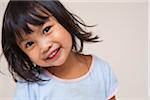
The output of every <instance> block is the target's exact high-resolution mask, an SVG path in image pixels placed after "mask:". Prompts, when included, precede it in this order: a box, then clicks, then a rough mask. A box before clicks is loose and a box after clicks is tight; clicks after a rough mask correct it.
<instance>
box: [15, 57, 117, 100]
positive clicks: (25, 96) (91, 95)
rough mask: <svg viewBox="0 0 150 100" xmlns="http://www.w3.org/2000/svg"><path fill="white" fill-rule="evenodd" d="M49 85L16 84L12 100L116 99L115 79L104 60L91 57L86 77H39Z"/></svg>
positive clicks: (47, 75) (49, 75)
mask: <svg viewBox="0 0 150 100" xmlns="http://www.w3.org/2000/svg"><path fill="white" fill-rule="evenodd" d="M41 76H42V77H43V78H44V79H50V80H49V81H46V82H43V83H41V84H37V83H32V84H27V83H20V82H17V84H16V93H15V97H14V100H108V99H109V98H111V97H112V96H114V95H115V92H116V89H117V87H118V82H117V79H116V77H115V75H114V73H113V72H112V70H111V67H110V66H109V64H108V63H107V62H105V61H104V60H102V59H100V58H98V57H96V56H92V63H91V66H90V69H89V71H88V73H86V74H85V75H83V76H81V77H79V78H76V79H69V80H65V79H60V78H58V77H56V76H53V75H51V74H47V73H45V74H43V75H41Z"/></svg>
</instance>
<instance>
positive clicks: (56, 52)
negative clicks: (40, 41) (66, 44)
mask: <svg viewBox="0 0 150 100" xmlns="http://www.w3.org/2000/svg"><path fill="white" fill-rule="evenodd" d="M59 50H60V48H57V49H55V50H54V51H52V52H51V53H50V54H49V55H48V57H47V58H46V60H51V59H53V58H55V57H56V56H57V54H58V52H59Z"/></svg>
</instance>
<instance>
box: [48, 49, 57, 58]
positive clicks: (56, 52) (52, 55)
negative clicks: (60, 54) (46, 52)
mask: <svg viewBox="0 0 150 100" xmlns="http://www.w3.org/2000/svg"><path fill="white" fill-rule="evenodd" d="M58 50H59V49H57V50H55V51H54V52H53V53H52V54H51V55H50V56H49V57H48V58H47V59H50V58H52V57H53V56H54V55H55V54H56V53H57V51H58Z"/></svg>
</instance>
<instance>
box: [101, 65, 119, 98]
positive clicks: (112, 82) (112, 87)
mask: <svg viewBox="0 0 150 100" xmlns="http://www.w3.org/2000/svg"><path fill="white" fill-rule="evenodd" d="M104 77H105V86H106V91H105V92H106V96H107V99H108V100H109V99H110V98H112V97H113V96H114V95H115V94H116V92H117V88H118V81H117V78H116V75H115V74H114V72H113V70H112V68H111V66H110V65H109V64H108V63H106V64H105V72H104Z"/></svg>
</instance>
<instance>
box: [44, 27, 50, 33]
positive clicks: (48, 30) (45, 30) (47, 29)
mask: <svg viewBox="0 0 150 100" xmlns="http://www.w3.org/2000/svg"><path fill="white" fill-rule="evenodd" d="M50 30H51V26H47V27H46V28H44V30H43V34H47V33H49V32H50Z"/></svg>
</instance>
